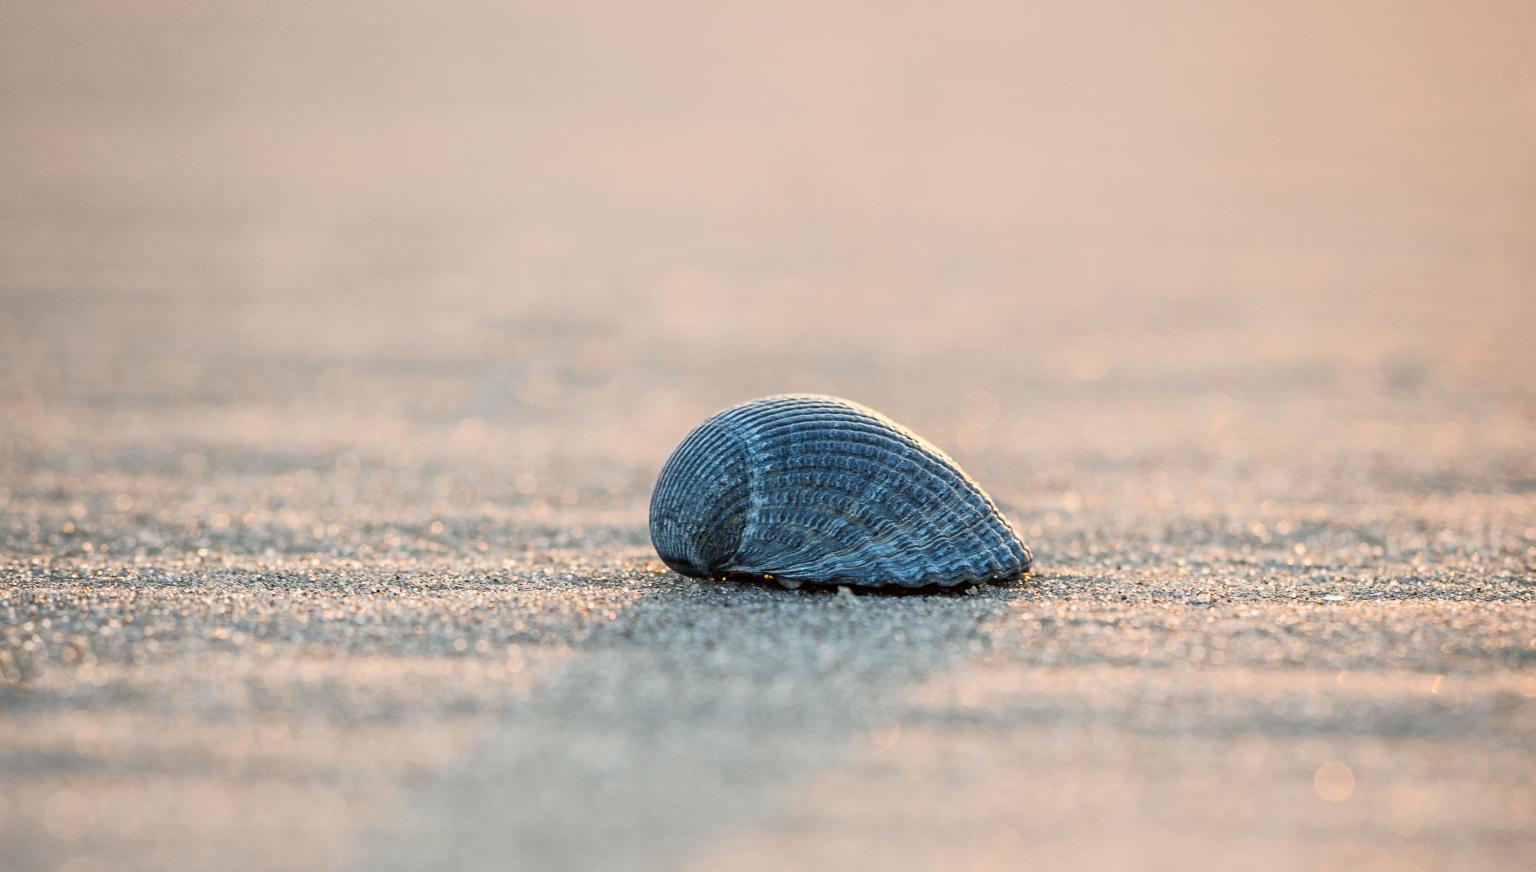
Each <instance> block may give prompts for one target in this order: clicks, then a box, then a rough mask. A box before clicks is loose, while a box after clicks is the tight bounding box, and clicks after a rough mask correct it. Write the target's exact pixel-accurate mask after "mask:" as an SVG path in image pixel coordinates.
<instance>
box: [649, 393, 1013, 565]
mask: <svg viewBox="0 0 1536 872" xmlns="http://www.w3.org/2000/svg"><path fill="white" fill-rule="evenodd" d="M650 522H651V542H652V544H654V545H655V547H656V552H657V553H658V554H659V555H661V559H662V560H663V561H665V562H666V564H667V565H668V566H670V567H671V568H672V569H674V570H676V571H678V572H681V573H683V574H684V575H691V576H695V577H699V578H704V577H723V576H731V575H748V576H758V577H764V576H771V577H772V578H774V579H776V580H779V581H794V582H810V583H829V584H830V583H835V584H848V585H856V586H864V587H880V586H885V585H900V586H903V587H922V586H926V585H941V586H946V587H948V586H953V585H959V584H973V583H979V582H984V581H992V580H1002V579H1008V578H1014V577H1016V576H1018V575H1020V574H1022V573H1023V572H1025V571H1027V570H1028V569H1029V566H1030V562H1031V555H1030V552H1029V549H1028V548H1027V547H1026V546H1025V545H1024V543H1023V542H1021V541H1020V540H1019V537H1018V534H1017V533H1015V532H1014V530H1013V528H1012V527H1011V526H1009V524H1008V521H1007V520H1006V519H1004V518H1003V516H1002V514H1001V513H1000V512H999V511H998V510H997V506H996V505H994V504H993V502H992V500H991V498H990V497H988V496H987V495H986V493H985V492H983V491H982V489H981V488H980V487H979V486H978V485H977V484H976V483H975V482H974V481H972V480H971V478H970V477H969V476H967V475H966V474H965V472H964V471H963V470H961V469H960V467H959V465H958V464H956V463H955V462H954V461H953V460H951V459H950V458H949V457H948V456H946V455H945V454H944V453H943V452H942V451H940V450H938V449H937V448H935V447H934V446H932V445H930V444H929V443H928V442H926V441H924V440H923V439H922V438H920V437H918V436H917V435H916V434H914V433H912V432H911V431H909V430H907V429H906V428H905V427H902V426H901V425H900V424H897V423H896V422H894V421H892V420H891V419H889V418H887V417H885V416H884V415H882V414H880V413H879V412H876V411H874V410H873V409H869V408H866V407H864V406H861V405H858V404H857V403H853V402H849V401H847V400H841V399H837V398H835V397H823V396H813V395H791V396H779V397H768V398H767V399H762V400H755V401H753V402H750V403H746V404H743V405H740V406H736V407H733V408H730V409H727V410H725V411H723V412H720V413H719V414H717V415H715V416H714V417H712V418H710V419H709V420H707V421H705V422H704V423H703V424H702V425H700V426H699V427H698V429H696V430H694V431H693V432H692V433H690V434H689V435H688V436H687V438H685V439H684V440H683V442H682V444H681V445H679V446H678V447H677V450H676V451H674V452H673V453H672V456H671V457H670V458H669V459H668V460H667V463H666V465H665V466H664V467H663V468H662V471H661V476H660V478H659V479H658V480H657V482H656V490H655V491H654V492H653V493H652V495H651V512H650Z"/></svg>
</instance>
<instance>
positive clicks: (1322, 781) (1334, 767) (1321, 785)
mask: <svg viewBox="0 0 1536 872" xmlns="http://www.w3.org/2000/svg"><path fill="white" fill-rule="evenodd" d="M1312 789H1313V790H1315V791H1317V796H1318V798H1319V799H1324V800H1327V801H1328V802H1343V801H1344V800H1346V799H1349V798H1350V797H1351V796H1353V795H1354V793H1355V772H1354V770H1353V769H1350V768H1349V767H1348V766H1346V765H1344V764H1343V763H1340V762H1339V761H1337V760H1330V761H1328V762H1327V763H1324V764H1323V765H1321V766H1319V767H1317V771H1316V772H1314V773H1312Z"/></svg>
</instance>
